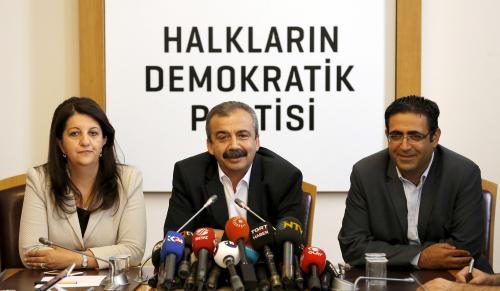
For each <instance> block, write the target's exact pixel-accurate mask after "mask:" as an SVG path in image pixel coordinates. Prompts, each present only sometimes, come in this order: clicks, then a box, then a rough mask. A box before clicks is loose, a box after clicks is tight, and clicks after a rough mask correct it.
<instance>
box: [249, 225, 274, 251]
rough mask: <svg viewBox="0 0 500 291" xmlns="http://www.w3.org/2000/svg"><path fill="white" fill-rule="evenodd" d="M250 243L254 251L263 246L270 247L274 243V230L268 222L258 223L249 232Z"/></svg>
mask: <svg viewBox="0 0 500 291" xmlns="http://www.w3.org/2000/svg"><path fill="white" fill-rule="evenodd" d="M250 241H251V242H252V246H253V247H254V249H256V250H261V249H262V248H264V246H265V245H267V246H269V247H272V246H273V245H274V242H275V237H274V229H273V227H272V226H271V224H270V223H269V222H260V223H258V224H257V226H256V227H254V228H252V230H251V231H250Z"/></svg>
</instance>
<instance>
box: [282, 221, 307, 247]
mask: <svg viewBox="0 0 500 291" xmlns="http://www.w3.org/2000/svg"><path fill="white" fill-rule="evenodd" d="M286 241H289V242H291V243H293V244H294V245H295V246H298V245H300V244H301V242H302V225H301V224H300V221H298V220H297V219H296V218H294V217H286V218H283V219H282V220H280V221H279V222H278V225H277V226H276V242H277V243H278V244H279V245H281V244H283V243H284V242H286Z"/></svg>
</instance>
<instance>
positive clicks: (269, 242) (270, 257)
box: [250, 222, 281, 290]
mask: <svg viewBox="0 0 500 291" xmlns="http://www.w3.org/2000/svg"><path fill="white" fill-rule="evenodd" d="M250 240H251V242H252V245H253V247H254V248H255V249H256V250H263V252H264V258H265V259H266V263H267V268H268V270H269V273H270V274H271V277H270V281H271V287H272V289H273V290H280V289H281V280H280V276H279V275H278V272H277V270H276V264H275V263H274V254H273V252H272V251H271V247H272V246H274V243H275V238H274V228H273V227H272V226H271V224H269V222H261V223H259V224H257V226H256V227H254V228H252V229H251V230H250Z"/></svg>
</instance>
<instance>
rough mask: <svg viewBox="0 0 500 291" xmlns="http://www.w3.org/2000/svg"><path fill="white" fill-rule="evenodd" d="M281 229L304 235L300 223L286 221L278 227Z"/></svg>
mask: <svg viewBox="0 0 500 291" xmlns="http://www.w3.org/2000/svg"><path fill="white" fill-rule="evenodd" d="M278 228H279V229H282V230H286V229H291V230H295V231H298V232H300V234H302V226H301V225H300V223H297V222H295V221H293V220H284V221H283V222H282V223H280V224H279V225H278Z"/></svg>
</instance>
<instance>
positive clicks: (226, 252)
mask: <svg viewBox="0 0 500 291" xmlns="http://www.w3.org/2000/svg"><path fill="white" fill-rule="evenodd" d="M227 257H233V260H234V264H235V265H237V264H238V263H239V262H240V253H239V251H238V245H236V244H235V243H234V242H232V241H228V240H225V241H221V242H220V243H219V244H218V245H217V247H216V248H215V251H214V261H215V263H216V264H217V265H218V266H219V267H222V268H227V266H226V264H225V263H224V260H225V259H226V258H227Z"/></svg>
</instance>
